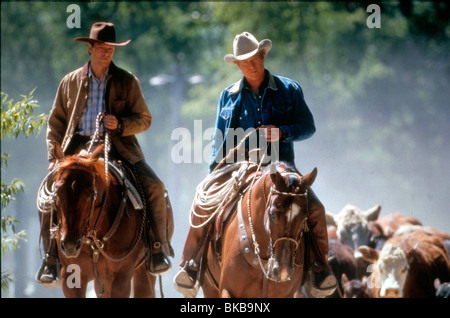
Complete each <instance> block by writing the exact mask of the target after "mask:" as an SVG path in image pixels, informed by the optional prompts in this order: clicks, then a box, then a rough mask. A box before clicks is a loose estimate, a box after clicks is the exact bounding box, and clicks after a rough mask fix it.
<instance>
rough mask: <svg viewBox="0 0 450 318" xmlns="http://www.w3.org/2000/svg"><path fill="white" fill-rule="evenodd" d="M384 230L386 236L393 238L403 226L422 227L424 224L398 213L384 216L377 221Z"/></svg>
mask: <svg viewBox="0 0 450 318" xmlns="http://www.w3.org/2000/svg"><path fill="white" fill-rule="evenodd" d="M375 222H376V223H377V224H378V225H380V227H381V228H382V229H383V234H384V235H385V236H392V235H393V234H394V233H395V232H396V231H397V230H398V229H399V228H400V227H401V226H404V225H422V223H421V222H420V221H419V220H418V219H416V218H414V217H410V216H405V215H403V214H400V213H398V212H394V213H390V214H387V215H382V216H380V217H378V219H377V220H376V221H375Z"/></svg>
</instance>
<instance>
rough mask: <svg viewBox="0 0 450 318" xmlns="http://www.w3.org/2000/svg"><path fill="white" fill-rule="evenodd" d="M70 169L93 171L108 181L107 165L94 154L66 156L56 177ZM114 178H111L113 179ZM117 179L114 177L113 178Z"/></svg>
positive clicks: (104, 180)
mask: <svg viewBox="0 0 450 318" xmlns="http://www.w3.org/2000/svg"><path fill="white" fill-rule="evenodd" d="M68 169H77V170H85V171H87V172H93V173H94V174H95V175H97V176H99V177H100V178H101V180H102V181H103V182H106V174H105V165H104V164H103V163H102V162H101V161H100V160H99V159H98V158H94V157H93V156H92V155H74V156H66V157H65V158H64V159H62V160H61V161H60V163H59V169H58V172H57V174H56V177H59V176H60V175H61V174H62V173H63V172H64V171H66V170H68ZM111 179H112V178H110V180H111ZM112 181H113V182H114V181H115V180H114V179H113V180H112Z"/></svg>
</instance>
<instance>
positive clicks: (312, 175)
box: [304, 168, 317, 188]
mask: <svg viewBox="0 0 450 318" xmlns="http://www.w3.org/2000/svg"><path fill="white" fill-rule="evenodd" d="M316 177H317V168H314V169H313V171H311V172H310V173H308V174H307V175H306V176H304V180H305V181H306V184H307V185H308V188H309V187H311V186H312V184H313V183H314V181H315V180H316Z"/></svg>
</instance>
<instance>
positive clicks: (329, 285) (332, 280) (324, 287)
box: [307, 271, 338, 298]
mask: <svg viewBox="0 0 450 318" xmlns="http://www.w3.org/2000/svg"><path fill="white" fill-rule="evenodd" d="M311 273H312V271H308V274H307V275H308V276H309V277H307V281H308V282H309V284H308V285H309V293H310V294H311V296H313V297H314V298H325V297H327V296H330V295H331V294H333V293H334V291H335V290H336V288H337V286H338V285H337V280H336V277H334V275H333V274H331V273H330V274H329V275H328V276H327V277H325V279H324V280H323V281H322V282H321V284H320V286H317V285H316V284H315V282H314V278H313V274H311Z"/></svg>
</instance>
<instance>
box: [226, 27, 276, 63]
mask: <svg viewBox="0 0 450 318" xmlns="http://www.w3.org/2000/svg"><path fill="white" fill-rule="evenodd" d="M271 48H272V41H270V40H268V39H265V40H262V41H261V42H258V40H256V38H255V37H254V36H253V35H252V34H251V33H249V32H243V33H242V34H238V35H236V37H235V38H234V42H233V51H234V54H227V55H225V57H224V60H225V62H227V63H228V64H235V63H236V61H242V60H245V59H248V58H250V57H252V56H253V55H255V54H256V53H258V52H260V51H262V50H265V51H266V53H267V52H269V51H270V49H271Z"/></svg>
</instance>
